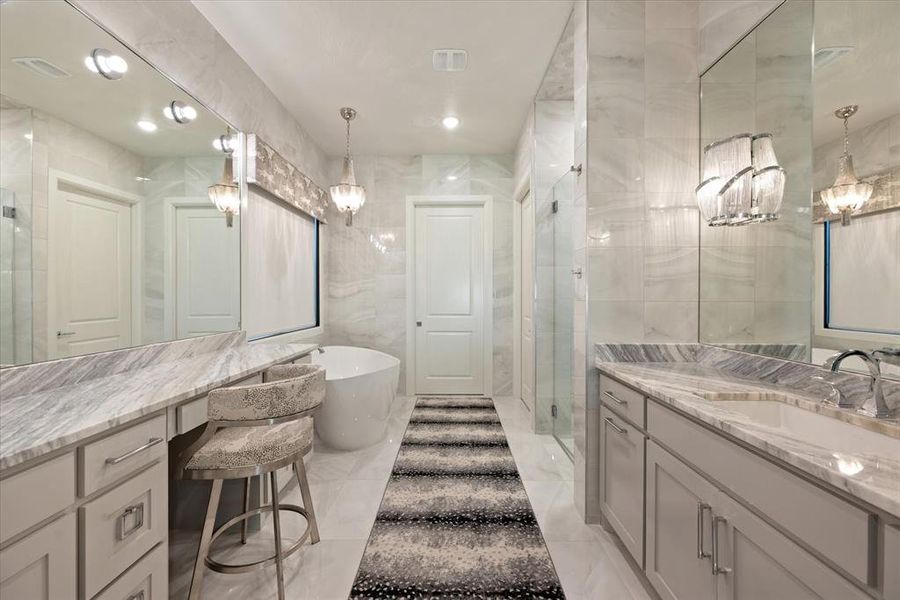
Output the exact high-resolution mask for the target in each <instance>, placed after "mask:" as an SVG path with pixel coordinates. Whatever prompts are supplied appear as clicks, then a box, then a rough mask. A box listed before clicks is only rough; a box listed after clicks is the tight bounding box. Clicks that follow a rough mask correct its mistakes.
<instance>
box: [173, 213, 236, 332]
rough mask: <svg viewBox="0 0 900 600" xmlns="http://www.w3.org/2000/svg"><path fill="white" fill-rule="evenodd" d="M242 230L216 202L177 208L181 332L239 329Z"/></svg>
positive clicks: (178, 325)
mask: <svg viewBox="0 0 900 600" xmlns="http://www.w3.org/2000/svg"><path fill="white" fill-rule="evenodd" d="M240 231H241V230H240V227H239V225H238V223H237V219H235V225H234V227H226V226H225V217H224V216H223V215H222V213H220V212H219V211H218V210H216V208H215V207H214V206H212V205H209V206H208V207H207V206H198V207H186V206H182V207H177V208H176V209H175V307H176V308H175V313H176V328H175V329H176V330H175V335H176V337H177V338H179V339H181V338H186V337H194V336H198V335H209V334H213V333H220V332H223V331H234V330H236V329H240V320H241V313H240V304H241V291H240V285H241V282H240V271H241V269H240V260H241V257H240V243H241V241H240Z"/></svg>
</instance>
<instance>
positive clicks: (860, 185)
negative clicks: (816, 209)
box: [821, 104, 874, 225]
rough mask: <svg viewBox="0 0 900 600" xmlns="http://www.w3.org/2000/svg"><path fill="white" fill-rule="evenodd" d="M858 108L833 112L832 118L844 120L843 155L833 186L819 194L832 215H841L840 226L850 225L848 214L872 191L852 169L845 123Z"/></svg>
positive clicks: (867, 198) (860, 204)
mask: <svg viewBox="0 0 900 600" xmlns="http://www.w3.org/2000/svg"><path fill="white" fill-rule="evenodd" d="M857 110H859V106H857V105H855V104H851V105H850V106H844V107H842V108H839V109H837V110H836V111H834V116H836V117H837V118H838V119H843V120H844V153H843V154H842V155H841V160H840V163H839V165H838V174H837V179H835V180H834V185H833V186H831V187H830V188H826V189H824V190H822V192H821V198H822V202H824V203H825V206H826V207H828V210H830V211H831V213H832V214H835V215H837V214H840V215H841V225H849V224H850V213H852V212H853V211H855V210H859V209H860V208H862V207H863V204H865V203H866V202H868V201H869V198H870V197H871V196H872V190H873V189H874V188H873V186H872V184H871V183H866V182H864V181H860V180H859V178H858V177H857V176H856V171H855V170H854V169H853V155H852V154H850V135H849V133H848V129H847V121H848V120H849V119H850V117H852V116H853V115H855V114H856V111H857Z"/></svg>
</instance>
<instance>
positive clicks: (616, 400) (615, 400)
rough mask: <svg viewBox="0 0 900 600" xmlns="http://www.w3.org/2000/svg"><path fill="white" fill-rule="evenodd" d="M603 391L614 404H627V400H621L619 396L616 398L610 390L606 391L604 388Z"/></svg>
mask: <svg viewBox="0 0 900 600" xmlns="http://www.w3.org/2000/svg"><path fill="white" fill-rule="evenodd" d="M603 393H604V394H606V395H607V396H609V397H610V398H611V399H612V401H613V402H615V403H616V404H628V400H622V399H621V398H616V397H615V396H614V395H613V393H612V392H607V391H605V390H604V392H603Z"/></svg>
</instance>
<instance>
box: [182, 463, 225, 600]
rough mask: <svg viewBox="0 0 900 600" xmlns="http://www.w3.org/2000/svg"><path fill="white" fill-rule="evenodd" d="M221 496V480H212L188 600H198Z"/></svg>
mask: <svg viewBox="0 0 900 600" xmlns="http://www.w3.org/2000/svg"><path fill="white" fill-rule="evenodd" d="M221 494H222V480H221V479H213V481H212V489H211V490H210V491H209V503H208V504H207V505H206V520H205V521H203V531H202V532H201V533H200V547H199V548H197V560H196V561H195V562H194V574H193V576H192V577H191V591H190V594H189V595H188V598H189V600H199V598H200V587H201V585H202V584H203V570H204V569H205V568H206V555H207V554H209V541H210V539H211V538H212V534H213V529H215V525H216V511H217V510H218V509H219V497H220V496H221Z"/></svg>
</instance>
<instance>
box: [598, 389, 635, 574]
mask: <svg viewBox="0 0 900 600" xmlns="http://www.w3.org/2000/svg"><path fill="white" fill-rule="evenodd" d="M600 458H601V460H602V466H601V468H600V477H601V482H602V485H601V486H600V510H601V511H602V512H603V516H605V517H606V519H607V520H608V521H609V523H610V525H611V526H612V528H613V529H614V530H615V532H616V533H617V534H618V535H619V539H620V540H622V543H623V544H624V545H625V547H626V548H628V551H629V552H631V556H632V557H633V558H634V560H635V562H637V564H638V565H640V567H641V568H643V566H644V434H643V433H641V432H640V431H638V430H637V429H635V428H634V427H633V426H632V425H630V424H629V423H627V422H625V420H623V419H620V418H619V417H618V416H616V415H615V413H613V412H612V411H610V410H609V409H608V408H607V407H605V406H604V407H601V408H600Z"/></svg>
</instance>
